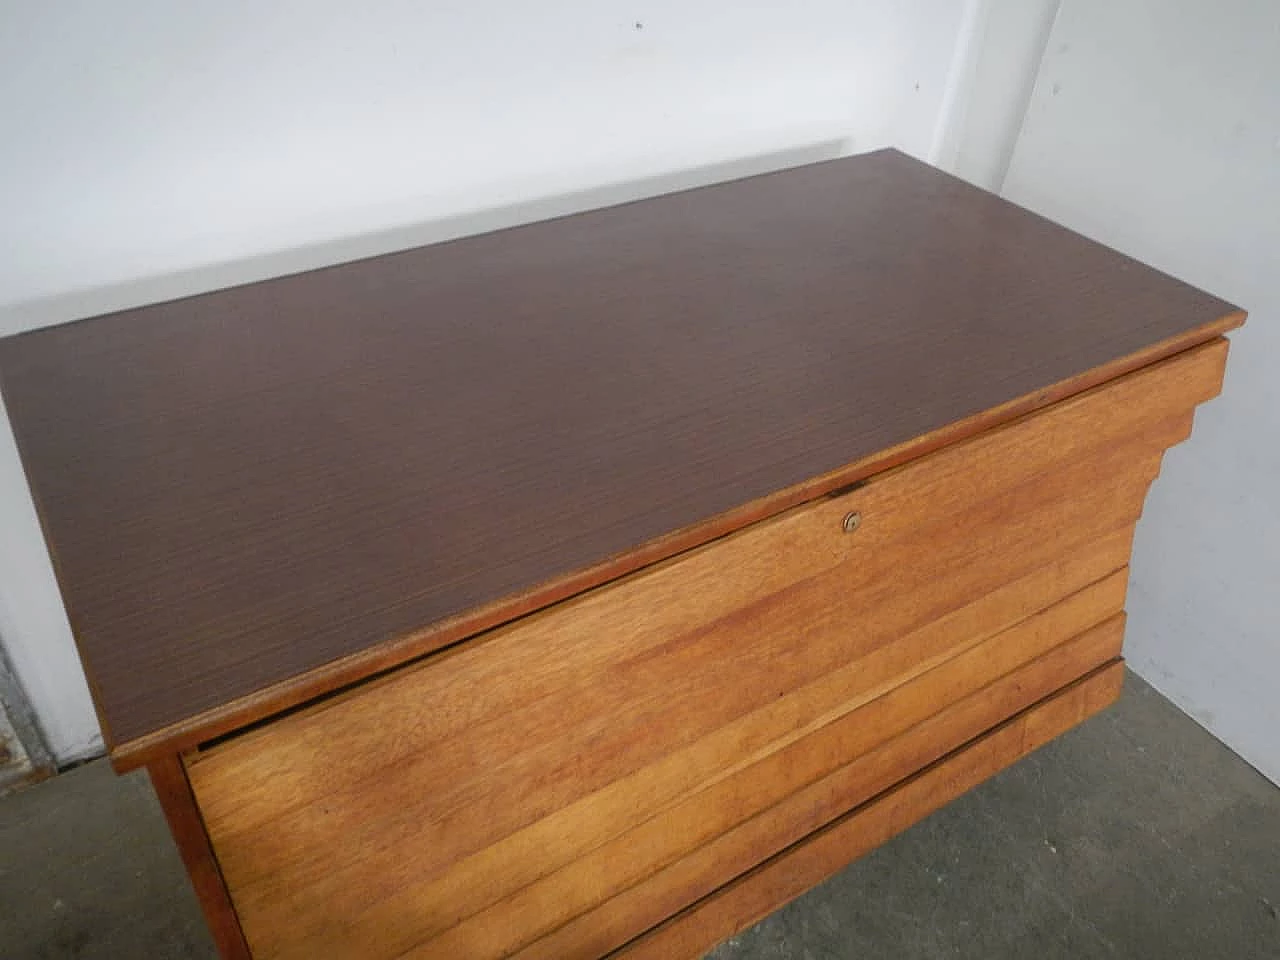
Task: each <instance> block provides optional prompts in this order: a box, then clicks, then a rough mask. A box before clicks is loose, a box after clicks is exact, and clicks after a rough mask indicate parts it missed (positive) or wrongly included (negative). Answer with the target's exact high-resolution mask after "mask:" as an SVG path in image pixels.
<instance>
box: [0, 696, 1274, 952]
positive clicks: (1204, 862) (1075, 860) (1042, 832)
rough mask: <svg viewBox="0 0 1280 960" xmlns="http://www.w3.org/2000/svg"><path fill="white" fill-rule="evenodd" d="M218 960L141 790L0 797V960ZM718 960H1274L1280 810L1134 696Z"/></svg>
mask: <svg viewBox="0 0 1280 960" xmlns="http://www.w3.org/2000/svg"><path fill="white" fill-rule="evenodd" d="M1278 732H1280V731H1278ZM213 956H214V952H213V947H212V945H211V943H210V941H209V938H208V934H207V933H206V932H205V930H204V925H203V922H202V920H201V918H200V912H199V909H198V907H197V906H196V903H195V898H194V896H193V894H192V892H191V888H190V886H189V885H188V883H187V880H186V876H185V874H184V873H183V870H182V865H181V863H180V862H179V860H178V856H177V853H176V851H175V850H174V849H173V846H172V843H171V842H170V840H169V837H168V833H167V831H166V828H165V824H164V820H163V818H162V817H161V815H160V812H159V809H158V807H157V806H156V802H155V797H154V795H153V794H152V792H151V788H150V785H149V784H148V782H147V780H146V779H145V778H144V777H142V776H139V775H136V774H135V775H131V776H127V777H123V778H120V777H116V776H115V775H114V774H113V773H112V771H111V770H110V768H109V767H107V765H106V764H105V763H102V762H98V763H93V764H89V765H87V766H84V767H81V768H79V769H77V770H73V771H71V772H70V773H66V774H63V775H62V776H60V777H58V778H56V779H55V780H51V781H48V782H46V783H43V784H40V785H37V786H35V787H32V788H30V789H27V790H25V791H23V792H20V793H17V794H14V795H11V796H9V797H6V798H3V799H0V958H4V960H26V958H33V960H34V958H39V960H64V958H73V957H74V958H78V960H91V958H111V960H117V958H135V957H136V958H146V960H168V958H184V960H185V958H198V960H203V958H212V957H213ZM711 956H712V958H714V960H766V958H769V960H828V958H831V960H837V958H838V960H845V958H849V960H853V958H858V960H879V958H891V960H907V958H940V957H948V958H953V957H962V958H975V960H998V958H1004V957H1009V958H1015V957H1016V958H1028V957H1031V958H1035V960H1056V958H1064V960H1065V958H1072V960H1080V958H1093V957H1098V958H1113V957H1118V958H1139V960H1145V958H1152V960H1172V958H1187V960H1217V958H1223V960H1226V958H1230V960H1246V958H1280V790H1277V789H1276V787H1274V786H1273V785H1272V784H1270V783H1268V782H1267V781H1266V780H1264V779H1263V778H1262V777H1261V776H1260V775H1258V774H1257V773H1256V772H1255V771H1254V770H1253V769H1252V768H1250V767H1249V766H1248V765H1247V764H1245V763H1244V762H1242V761H1241V760H1240V759H1239V758H1238V757H1236V756H1235V754H1233V753H1231V751H1229V750H1227V749H1226V748H1225V747H1223V746H1222V745H1221V744H1220V743H1218V742H1217V741H1216V740H1214V739H1213V738H1212V737H1210V736H1209V735H1208V734H1207V733H1205V732H1204V731H1203V730H1202V729H1201V728H1200V727H1198V726H1197V725H1196V724H1195V723H1194V722H1193V721H1191V720H1190V719H1188V718H1187V717H1186V716H1184V715H1183V714H1182V713H1180V712H1179V711H1178V710H1177V709H1176V708H1174V707H1173V706H1172V705H1170V704H1169V703H1168V702H1167V701H1166V700H1164V699H1163V698H1162V697H1161V696H1160V695H1159V694H1157V693H1155V692H1154V691H1153V690H1151V688H1149V687H1147V686H1146V685H1145V684H1143V683H1142V682H1141V681H1140V680H1138V679H1137V678H1136V677H1132V676H1131V677H1130V680H1129V685H1128V689H1127V690H1126V692H1125V695H1124V697H1123V698H1122V699H1121V701H1120V703H1119V704H1118V705H1116V706H1115V707H1113V708H1112V709H1111V710H1109V711H1108V712H1106V713H1104V714H1103V715H1102V716H1100V717H1097V718H1095V719H1094V720H1091V721H1089V722H1088V723H1086V724H1085V725H1084V726H1082V727H1080V728H1078V729H1076V730H1074V731H1072V732H1071V733H1069V734H1067V735H1066V736H1065V737H1063V738H1061V739H1060V740H1058V741H1057V742H1055V743H1053V744H1050V745H1049V746H1048V747H1046V748H1044V749H1043V750H1041V751H1040V752H1038V753H1037V754H1035V755H1034V756H1032V757H1029V758H1027V759H1026V760H1024V761H1023V762H1022V763H1020V764H1018V765H1017V766H1015V767H1014V768H1012V769H1011V770H1008V771H1006V772H1005V773H1003V774H1001V775H1000V776H998V777H996V778H995V779H993V780H991V781H989V782H988V783H986V784H984V785H983V786H981V787H979V788H978V789H977V790H975V791H973V792H972V793H970V794H968V795H967V796H965V797H963V798H961V799H960V800H958V801H956V802H955V803H953V804H951V805H950V806H948V807H947V808H946V809H944V810H942V811H941V812H939V813H937V814H935V815H934V816H932V817H930V818H929V819H928V820H926V821H924V822H923V823H921V824H918V825H917V826H916V827H914V828H912V829H911V830H909V831H908V832H907V833H905V834H903V835H902V836H900V837H898V838H897V839H896V840H894V841H892V842H891V843H889V844H887V845H886V846H884V847H882V848H881V849H879V850H877V851H876V852H875V853H873V854H871V855H870V856H868V857H865V858H863V859H862V860H860V861H859V862H858V863H856V864H854V865H853V866H851V867H849V868H848V869H847V870H845V871H844V872H842V873H840V874H839V875H837V876H836V877H834V878H832V879H831V880H830V881H828V882H827V883H825V884H823V885H822V886H820V887H818V888H817V889H815V890H813V891H811V892H810V893H809V894H807V895H806V896H804V897H802V898H801V899H799V900H797V901H796V902H794V903H792V904H791V905H790V906H787V907H785V908H783V909H782V910H780V911H779V912H778V913H776V914H774V915H773V916H772V917H769V918H768V919H766V920H765V921H764V922H763V923H761V924H759V925H758V926H756V927H755V928H753V929H751V930H749V931H747V932H746V933H744V934H742V935H741V936H738V937H735V938H734V939H733V940H732V941H730V942H729V943H726V944H724V945H722V946H721V947H719V948H718V949H717V950H716V951H715V952H714V953H713V954H712V955H711ZM318 960H323V958H318Z"/></svg>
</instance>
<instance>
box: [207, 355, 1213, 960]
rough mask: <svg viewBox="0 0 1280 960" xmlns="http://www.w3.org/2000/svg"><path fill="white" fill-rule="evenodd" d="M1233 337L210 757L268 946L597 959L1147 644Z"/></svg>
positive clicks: (293, 951)
mask: <svg viewBox="0 0 1280 960" xmlns="http://www.w3.org/2000/svg"><path fill="white" fill-rule="evenodd" d="M1225 350H1226V344H1225V342H1223V341H1216V342H1213V343H1211V344H1208V345H1205V346H1203V347H1199V348H1197V349H1195V350H1192V351H1188V352H1186V353H1184V354H1180V355H1179V356H1177V357H1174V358H1171V359H1170V360H1167V361H1164V362H1162V363H1160V364H1157V365H1154V366H1152V367H1150V368H1148V369H1145V370H1143V371H1139V372H1137V373H1134V374H1131V375H1129V376H1127V377H1124V378H1121V379H1120V380H1117V381H1115V382H1113V383H1111V384H1107V385H1105V386H1103V387H1099V388H1097V389H1095V390H1093V391H1090V392H1087V393H1085V394H1082V395H1080V396H1077V397H1075V398H1072V399H1069V400H1067V401H1064V402H1062V403H1059V404H1057V405H1055V406H1054V407H1052V408H1049V409H1048V410H1046V411H1042V412H1039V413H1036V414H1033V415H1029V416H1027V417H1025V418H1022V419H1020V420H1017V421H1014V422H1012V423H1010V424H1007V425H1005V426H1003V427H1000V428H997V429H995V430H991V431H989V432H987V433H985V434H983V435H981V436H979V437H976V438H973V439H971V440H968V441H965V442H964V443H960V444H955V445H952V446H950V447H947V448H945V449H943V450H941V451H938V452H936V453H934V454H931V455H930V456H927V457H924V458H922V459H920V460H917V461H914V462H912V463H910V464H907V465H905V466H902V467H898V468H895V469H892V470H888V471H885V472H883V473H882V474H880V475H877V476H876V477H874V478H872V479H871V480H870V481H868V482H867V483H865V484H864V485H861V486H860V487H858V488H857V489H854V490H851V491H849V492H846V493H842V494H839V495H837V496H833V497H828V498H825V499H821V500H818V501H815V502H813V503H810V504H806V505H804V506H801V507H798V508H796V509H794V510H792V511H789V512H788V513H785V514H783V515H781V516H779V517H776V518H773V519H770V520H768V521H765V522H762V523H760V524H757V525H755V526H753V527H750V528H748V529H746V530H744V531H742V532H740V533H737V534H734V535H733V536H730V537H727V538H725V539H723V540H720V541H717V542H715V543H713V544H710V545H708V546H705V547H702V548H700V549H698V550H695V551H692V552H690V553H687V554H684V555H682V556H680V557H677V558H674V559H672V560H670V561H667V562H666V563H664V564H661V565H658V566H655V567H652V568H649V569H646V570H644V571H641V572H639V573H637V574H635V575H632V576H630V577H628V578H625V579H623V580H620V581H618V582H616V583H613V584H610V585H608V586H605V587H602V588H599V589H597V590H595V591H592V592H590V593H588V594H585V595H583V596H581V597H578V598H575V599H573V600H570V601H567V602H565V603H562V604H559V605H556V606H555V607H552V608H549V609H548V610H545V611H543V612H541V613H539V614H536V615H534V616H531V617H528V618H526V619H524V620H521V621H519V622H517V623H515V624H512V625H510V626H508V627H505V628H502V629H499V630H496V631H493V632H491V633H490V634H488V635H485V636H482V637H479V638H476V639H474V640H473V641H471V642H469V643H467V644H465V645H463V646H462V647H460V648H457V649H454V650H450V651H446V652H444V653H442V654H439V655H436V656H434V657H431V658H428V659H427V660H424V661H423V662H422V663H420V664H418V665H416V666H413V667H410V668H407V669H402V670H400V671H397V672H396V673H394V674H392V675H390V676H388V677H386V678H383V679H380V680H375V681H373V682H370V683H367V684H364V685H361V686H360V687H357V688H355V689H353V690H351V691H349V692H347V693H344V694H342V695H339V696H336V697H333V698H331V699H330V700H327V701H324V702H322V703H320V704H317V705H315V706H314V707H311V708H308V709H306V710H303V711H301V712H299V713H296V714H293V715H290V716H287V717H284V718H281V719H279V720H278V721H276V722H274V723H272V724H270V725H268V726H265V727H263V728H261V729H257V730H252V731H249V732H247V733H245V734H243V735H241V736H239V737H236V738H233V739H231V740H228V741H225V742H223V743H220V744H217V745H216V746H213V747H212V748H210V749H208V750H206V751H203V752H200V753H198V754H195V755H193V756H192V757H191V758H190V760H189V766H188V769H189V774H190V777H191V782H192V785H193V788H194V790H195V794H196V797H197V799H198V801H199V804H200V808H201V810H202V812H203V814H204V817H205V819H206V822H207V824H208V829H209V833H210V836H211V837H212V839H213V844H214V849H215V850H216V852H217V856H218V860H219V863H220V865H221V868H222V870H223V872H224V875H225V877H226V879H227V883H228V886H229V888H230V890H231V894H232V898H233V900H234V902H235V905H236V909H237V912H238V913H239V916H240V919H241V922H242V923H243V925H244V929H245V933H246V936H247V938H248V941H249V943H250V945H251V946H252V948H253V950H254V955H255V956H258V957H278V958H286V957H288V958H292V957H297V958H301V957H307V956H315V955H318V954H317V951H323V952H324V953H325V955H327V956H332V957H344V956H350V957H384V956H385V957H396V956H424V957H425V956H443V957H477V958H479V957H490V956H491V957H499V956H506V955H509V954H511V953H512V952H513V951H517V950H520V949H526V950H527V951H528V952H529V955H530V956H547V957H552V956H556V955H557V952H559V955H561V956H584V957H586V956H594V955H598V954H599V953H600V952H602V951H604V950H606V949H614V948H616V947H618V946H620V945H621V944H622V943H624V942H625V941H626V940H627V939H629V938H631V937H634V936H637V935H639V934H641V933H643V931H644V930H645V929H646V928H647V927H649V926H652V925H654V924H656V923H659V922H661V921H662V919H663V918H664V917H665V916H666V915H668V914H669V913H670V912H672V911H673V910H677V909H680V908H681V907H683V906H684V905H686V904H687V903H688V902H690V901H691V900H694V899H697V898H699V897H703V896H708V895H709V894H710V893H711V890H712V889H714V886H715V885H716V884H718V883H723V882H724V881H725V879H726V875H725V874H724V873H723V871H724V870H726V869H729V865H733V867H732V869H733V870H734V871H736V872H741V871H744V870H749V869H751V868H752V867H753V866H754V865H755V863H758V862H759V861H760V860H762V859H764V858H766V857H769V856H772V855H773V854H775V853H776V852H777V851H778V850H780V849H782V847H784V846H786V845H787V844H790V843H794V842H796V841H797V840H799V839H800V837H801V836H802V835H803V833H804V832H807V831H810V830H813V829H817V828H818V827H820V826H822V823H823V822H825V820H826V819H830V818H833V817H837V816H839V815H841V814H842V813H844V812H845V810H847V809H848V805H847V804H846V805H845V806H843V807H841V806H840V802H842V801H837V802H835V804H834V806H832V805H831V801H830V800H828V802H827V805H826V806H823V805H822V804H821V803H817V804H816V805H815V801H814V800H812V798H811V795H810V793H808V792H807V791H813V790H817V791H819V793H821V791H822V790H824V789H825V790H827V791H828V794H827V795H828V796H829V797H830V796H835V797H839V798H847V797H849V796H854V795H857V794H858V789H859V784H862V785H864V786H865V785H866V784H880V783H881V780H878V779H877V776H880V777H882V778H883V777H889V778H890V779H888V780H887V781H886V782H883V784H882V785H880V786H876V787H875V789H877V790H879V789H887V788H888V787H890V786H891V785H892V783H893V782H895V780H896V779H901V778H903V777H906V776H909V775H910V774H911V773H912V772H913V771H914V770H915V769H918V768H919V766H920V765H922V764H924V763H928V762H931V760H932V759H934V758H936V757H937V756H941V755H942V754H943V753H946V752H947V751H948V750H952V749H954V748H955V747H957V746H959V745H960V744H961V743H963V742H964V741H965V740H967V739H969V738H972V737H975V736H978V735H979V734H981V733H982V732H983V730H985V729H987V728H989V727H990V726H992V725H994V724H996V723H998V722H999V721H1000V720H1001V719H1003V718H1004V717H1007V716H1008V715H1009V713H1010V712H1012V711H1013V710H1016V709H1022V708H1023V707H1025V706H1028V705H1029V704H1030V703H1031V702H1032V701H1033V700H1035V699H1038V698H1040V697H1044V696H1048V695H1049V694H1051V693H1052V692H1053V691H1054V690H1056V689H1058V688H1060V687H1062V686H1063V685H1065V684H1067V683H1070V682H1071V681H1072V680H1074V679H1075V678H1076V677H1079V676H1081V675H1083V674H1084V673H1086V672H1088V671H1089V670H1091V669H1093V668H1094V667H1096V666H1097V665H1098V664H1100V663H1102V662H1104V661H1105V660H1108V659H1111V658H1113V657H1115V656H1117V655H1118V653H1119V637H1120V626H1119V625H1120V620H1119V619H1116V618H1117V617H1118V615H1119V613H1120V611H1121V609H1122V606H1123V583H1124V575H1123V568H1124V566H1125V563H1126V562H1127V555H1128V548H1129V539H1130V537H1131V535H1132V526H1133V523H1134V522H1135V521H1136V519H1137V516H1138V514H1139V513H1140V511H1141V506H1142V501H1143V498H1144V496H1145V493H1146V490H1147V487H1148V485H1149V484H1150V482H1151V480H1152V479H1153V478H1154V477H1155V475H1156V474H1157V472H1158V470H1159V465H1160V458H1161V455H1162V453H1163V451H1164V450H1165V449H1166V448H1167V447H1168V446H1170V445H1171V444H1173V443H1176V442H1178V441H1179V440H1181V439H1183V438H1184V437H1185V436H1186V435H1187V433H1188V432H1189V430H1190V425H1191V417H1192V413H1193V411H1194V406H1195V404H1197V403H1199V402H1202V401H1203V400H1206V399H1209V398H1210V397H1212V396H1213V395H1215V394H1216V393H1217V391H1218V389H1219V388H1220V383H1221V375H1222V368H1223V363H1224V361H1225ZM850 512H857V513H859V514H860V516H861V518H862V522H861V525H860V526H858V528H857V529H856V531H855V532H853V533H845V532H844V531H843V529H842V520H843V518H844V517H845V516H846V515H847V514H848V513H850ZM1104 621H1106V624H1105V625H1104V626H1103V627H1098V628H1097V629H1096V630H1095V629H1092V628H1093V625H1095V624H1103V622H1104ZM1073 638H1074V639H1073ZM1019 671H1022V673H1019ZM1006 675H1008V676H1012V677H1019V676H1021V677H1023V678H1024V679H1020V680H1004V681H1002V679H1001V678H1005V677H1006ZM1026 677H1034V678H1035V680H1034V682H1032V681H1030V680H1027V679H1025V678H1026ZM1001 682H1004V683H1005V686H1004V687H1000V688H999V689H1001V690H1005V691H1008V692H1007V693H1004V694H1000V695H999V696H993V697H992V698H991V699H989V700H985V701H981V702H986V703H994V704H997V705H1002V706H997V707H995V708H993V709H995V710H996V712H995V713H981V714H980V715H974V714H972V711H973V710H974V709H975V707H974V706H972V705H970V706H969V707H964V706H962V705H963V704H965V703H966V702H969V701H967V700H966V698H971V697H975V696H979V694H978V693H977V691H978V690H980V689H981V688H983V687H984V686H990V685H998V684H999V683H1001ZM1019 697H1022V698H1023V699H1022V700H1019V699H1018V698H1019ZM1027 697H1030V699H1026V698H1027ZM1010 698H1012V700H1011V699H1010ZM1013 701H1017V702H1016V704H1013ZM1011 704H1013V705H1011ZM966 710H967V711H969V713H966V712H965V711H966ZM1000 710H1003V713H1001V712H1000ZM912 711H914V712H912ZM948 711H951V712H948ZM974 716H978V719H973V717H974ZM931 717H932V718H933V719H932V720H931V719H930V718H931ZM966 717H967V718H968V721H967V723H968V725H966V723H965V722H961V718H966ZM939 718H945V719H939ZM984 724H985V726H984ZM912 730H914V731H915V732H914V733H911V732H910V731H912ZM921 731H926V732H921ZM851 736H852V737H853V738H854V739H853V740H849V739H847V738H848V737H851ZM903 737H914V739H908V740H902V739H901V738H903ZM908 744H910V746H908ZM877 750H879V751H880V753H878V754H877V752H876V751H877ZM877 757H878V758H879V759H876V758H877ZM903 758H905V759H903ZM837 761H843V762H842V763H837ZM824 764H825V765H826V766H824ZM831 764H837V766H838V769H829V767H830V765H831ZM877 764H879V765H880V766H877ZM911 764H914V766H912V765H911ZM881 768H883V770H881ZM877 771H881V772H879V773H877ZM883 771H888V772H883ZM833 777H834V778H837V780H839V778H840V777H843V778H845V780H847V783H844V785H843V787H842V789H841V790H840V791H837V792H836V793H834V794H831V793H830V790H831V787H830V785H829V783H828V781H829V780H830V778H833ZM841 782H843V781H841ZM824 783H828V785H827V786H826V787H823V786H821V784H824ZM868 796H869V795H868ZM852 802H861V801H850V803H852ZM812 810H821V811H822V813H821V815H820V816H819V817H818V821H819V822H812V821H810V820H806V819H805V816H804V815H803V814H804V812H805V811H812ZM770 811H772V815H771V814H770ZM824 818H825V819H824ZM797 831H800V832H799V833H797ZM709 884H710V886H708V885H709ZM664 911H665V912H664ZM592 951H595V953H592Z"/></svg>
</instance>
